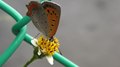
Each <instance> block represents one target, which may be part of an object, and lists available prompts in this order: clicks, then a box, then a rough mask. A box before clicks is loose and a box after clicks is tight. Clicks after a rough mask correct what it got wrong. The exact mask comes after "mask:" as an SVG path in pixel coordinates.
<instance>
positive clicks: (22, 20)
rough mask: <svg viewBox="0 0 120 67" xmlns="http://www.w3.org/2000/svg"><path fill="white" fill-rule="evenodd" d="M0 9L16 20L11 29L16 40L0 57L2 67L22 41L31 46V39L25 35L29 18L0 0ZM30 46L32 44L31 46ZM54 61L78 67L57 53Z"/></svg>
mask: <svg viewBox="0 0 120 67" xmlns="http://www.w3.org/2000/svg"><path fill="white" fill-rule="evenodd" d="M44 1H51V0H40V2H44ZM0 8H1V9H2V10H3V11H5V12H6V13H7V14H9V15H10V16H11V17H12V18H14V19H15V20H16V22H17V23H16V24H15V25H14V26H13V27H12V32H13V33H14V34H15V35H16V38H15V39H14V40H13V41H12V43H11V44H10V45H9V46H8V48H7V49H6V50H5V51H4V52H3V53H2V54H1V55H0V66H2V65H3V64H4V63H5V62H6V61H7V60H8V59H9V58H10V57H11V55H12V54H13V53H14V52H15V51H16V49H17V48H18V47H19V46H20V45H21V42H22V41H23V40H24V41H26V42H27V43H29V44H31V39H32V38H33V37H32V36H30V35H29V34H27V33H26V30H27V24H28V23H29V22H30V20H31V19H30V17H28V16H24V17H22V16H21V14H20V13H18V12H17V11H16V10H15V9H14V8H12V7H11V6H9V5H8V4H7V3H5V2H4V1H2V0H0ZM31 45H32V44H31ZM53 57H54V59H55V60H57V61H58V62H60V63H61V64H63V65H64V66H65V67H79V66H78V65H76V64H75V63H73V62H72V61H70V60H68V59H67V58H65V57H64V56H62V55H60V54H59V53H57V52H56V53H55V54H54V55H53Z"/></svg>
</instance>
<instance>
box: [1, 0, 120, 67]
mask: <svg viewBox="0 0 120 67" xmlns="http://www.w3.org/2000/svg"><path fill="white" fill-rule="evenodd" d="M4 1H5V2H6V3H8V4H9V5H10V6H12V7H13V8H15V9H16V10H17V11H18V12H20V13H21V15H23V16H25V15H26V12H27V8H26V6H25V5H26V4H28V3H29V2H30V0H14V1H13V0H4ZM36 1H39V0H36ZM53 1H54V2H56V3H58V4H60V5H61V19H60V24H59V28H58V31H57V33H56V35H55V36H56V37H57V38H58V39H59V41H60V43H61V46H60V49H61V52H62V53H63V55H64V56H65V57H67V58H68V59H70V60H71V61H73V62H75V63H76V64H78V65H79V66H81V67H120V0H53ZM15 23H16V21H15V20H14V19H13V18H11V17H10V16H9V15H7V14H6V13H5V12H4V11H2V10H0V54H1V53H2V52H3V51H4V50H5V49H6V48H7V47H8V46H9V44H10V43H11V42H12V40H13V39H14V38H15V35H14V34H13V33H12V32H11V28H12V26H13V25H14V24H15ZM27 29H28V30H27V33H28V34H30V35H32V36H33V37H34V36H35V35H37V34H38V33H39V31H38V30H37V29H36V28H35V27H34V25H33V24H32V22H30V23H29V24H28V28H27ZM32 55H33V48H32V46H30V45H29V44H28V43H26V42H24V41H23V42H22V44H21V45H20V47H19V48H18V49H17V50H16V52H15V53H14V54H13V55H12V57H10V59H9V60H8V61H7V62H6V63H5V64H4V65H3V67H23V65H24V64H25V63H26V62H27V61H28V60H30V58H31V57H32ZM29 67H64V66H63V65H61V64H60V63H58V62H57V61H55V62H54V65H53V66H51V65H50V64H49V63H48V62H47V60H46V58H43V59H41V60H36V61H34V62H33V63H32V64H30V65H29Z"/></svg>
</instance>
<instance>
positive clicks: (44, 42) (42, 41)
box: [31, 35, 60, 65]
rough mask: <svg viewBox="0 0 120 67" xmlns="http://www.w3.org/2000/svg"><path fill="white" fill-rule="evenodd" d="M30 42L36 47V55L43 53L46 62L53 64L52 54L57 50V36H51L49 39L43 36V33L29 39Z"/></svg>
mask: <svg viewBox="0 0 120 67" xmlns="http://www.w3.org/2000/svg"><path fill="white" fill-rule="evenodd" d="M31 43H32V44H33V45H34V46H35V47H38V48H39V49H38V55H41V54H44V55H45V56H46V58H47V60H48V62H49V63H50V64H51V65H53V57H52V55H53V54H54V53H55V52H59V49H58V48H59V45H60V44H59V41H58V39H57V38H53V40H52V41H50V40H49V39H48V38H45V37H44V36H43V35H42V36H40V37H39V38H38V39H33V40H31Z"/></svg>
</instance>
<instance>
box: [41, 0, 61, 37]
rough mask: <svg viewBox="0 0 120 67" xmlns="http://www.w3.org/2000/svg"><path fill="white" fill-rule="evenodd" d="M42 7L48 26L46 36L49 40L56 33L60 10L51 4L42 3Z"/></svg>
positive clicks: (57, 6)
mask: <svg viewBox="0 0 120 67" xmlns="http://www.w3.org/2000/svg"><path fill="white" fill-rule="evenodd" d="M42 6H43V8H44V9H45V12H46V14H47V18H48V26H49V29H48V35H49V37H50V38H51V37H53V36H54V35H55V33H56V31H57V28H58V25H59V20H60V13H61V9H60V6H59V5H57V4H55V3H52V2H43V3H42Z"/></svg>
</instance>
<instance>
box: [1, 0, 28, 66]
mask: <svg viewBox="0 0 120 67" xmlns="http://www.w3.org/2000/svg"><path fill="white" fill-rule="evenodd" d="M0 8H1V9H2V10H3V11H5V12H6V13H8V14H9V15H10V16H11V17H13V18H14V19H15V20H16V21H19V20H20V19H22V16H21V15H20V14H19V13H18V12H17V11H16V10H14V9H13V8H12V7H10V6H9V5H8V4H6V3H5V2H4V1H2V0H0ZM25 34H26V26H25V27H24V28H22V29H21V30H20V32H19V34H18V35H17V36H16V38H15V39H14V40H13V42H12V43H11V44H10V45H9V47H8V48H7V49H6V50H5V51H4V53H3V54H1V55H0V66H2V65H3V64H4V63H5V62H6V61H7V60H8V59H9V58H10V56H11V55H12V54H13V53H14V52H15V51H16V49H17V48H18V47H19V45H20V44H21V42H22V41H23V39H24V36H25Z"/></svg>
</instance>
